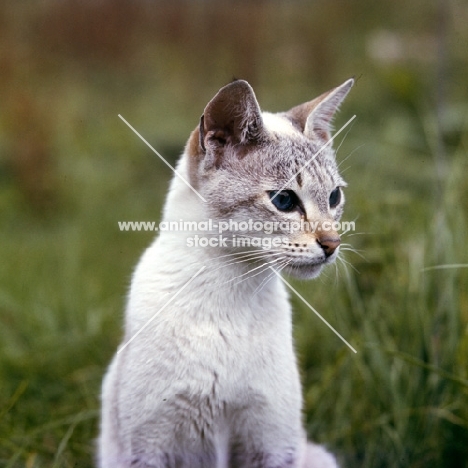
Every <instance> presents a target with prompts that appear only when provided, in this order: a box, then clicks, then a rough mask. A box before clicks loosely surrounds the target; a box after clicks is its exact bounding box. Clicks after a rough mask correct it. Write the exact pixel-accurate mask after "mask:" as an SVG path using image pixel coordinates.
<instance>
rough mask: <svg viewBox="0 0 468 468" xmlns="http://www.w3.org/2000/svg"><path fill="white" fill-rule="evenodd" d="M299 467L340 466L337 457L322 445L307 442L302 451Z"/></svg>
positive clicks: (335, 467)
mask: <svg viewBox="0 0 468 468" xmlns="http://www.w3.org/2000/svg"><path fill="white" fill-rule="evenodd" d="M298 466H299V468H339V466H338V463H337V461H336V459H335V457H334V456H333V455H332V454H331V453H329V452H327V451H326V450H325V448H324V447H322V446H321V445H317V444H313V443H310V442H309V443H307V444H305V445H304V450H303V451H302V456H301V460H300V463H299V465H298Z"/></svg>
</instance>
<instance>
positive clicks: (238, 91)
mask: <svg viewBox="0 0 468 468" xmlns="http://www.w3.org/2000/svg"><path fill="white" fill-rule="evenodd" d="M199 131H200V138H199V141H200V146H201V149H202V150H203V151H204V152H205V153H207V152H208V151H207V150H210V153H211V152H213V153H216V154H215V158H216V159H218V158H219V157H220V156H221V153H223V152H224V150H225V149H226V147H228V146H230V147H239V145H249V144H252V143H255V142H257V141H258V140H259V139H260V138H261V135H262V132H263V120H262V114H261V110H260V106H259V105H258V102H257V98H256V97H255V93H254V91H253V89H252V87H251V86H250V85H249V84H248V83H247V81H243V80H236V81H234V82H232V83H230V84H228V85H227V86H225V87H224V88H221V89H220V90H219V91H218V93H217V94H216V96H215V97H214V98H213V99H212V100H211V101H210V102H209V103H208V105H207V106H206V107H205V111H204V112H203V115H202V117H201V120H200V129H199ZM218 162H219V161H218ZM215 164H216V161H215Z"/></svg>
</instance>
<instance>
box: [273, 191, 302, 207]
mask: <svg viewBox="0 0 468 468" xmlns="http://www.w3.org/2000/svg"><path fill="white" fill-rule="evenodd" d="M268 195H269V196H270V200H271V203H273V205H275V207H276V208H277V209H278V210H280V211H292V210H293V209H294V208H296V207H297V205H298V202H299V201H298V199H297V195H296V194H295V193H294V192H293V191H292V190H281V191H276V190H271V191H270V192H268Z"/></svg>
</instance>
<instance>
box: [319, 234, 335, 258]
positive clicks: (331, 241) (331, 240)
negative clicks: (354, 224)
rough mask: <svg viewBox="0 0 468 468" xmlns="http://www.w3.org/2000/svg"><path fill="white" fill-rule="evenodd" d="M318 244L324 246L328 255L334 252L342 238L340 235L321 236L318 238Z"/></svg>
mask: <svg viewBox="0 0 468 468" xmlns="http://www.w3.org/2000/svg"><path fill="white" fill-rule="evenodd" d="M317 242H318V244H319V245H320V247H322V249H323V252H324V253H325V255H326V256H327V257H329V256H330V255H332V254H333V252H334V251H335V250H336V249H337V247H338V246H339V245H340V238H339V236H338V237H335V236H333V237H331V236H327V237H319V238H318V239H317Z"/></svg>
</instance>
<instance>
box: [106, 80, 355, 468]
mask: <svg viewBox="0 0 468 468" xmlns="http://www.w3.org/2000/svg"><path fill="white" fill-rule="evenodd" d="M353 83H354V81H353V80H352V79H350V80H348V81H346V82H345V83H343V84H342V85H341V86H339V87H337V88H334V89H332V90H331V91H329V92H327V93H324V94H322V95H321V96H319V97H318V98H316V99H314V100H312V101H310V102H307V103H304V104H302V105H299V106H297V107H294V108H292V109H291V110H290V111H288V112H284V113H278V114H272V113H267V112H262V111H261V110H260V107H259V104H258V102H257V99H256V96H255V93H254V91H253V89H252V88H251V86H250V85H249V84H248V83H247V82H246V81H243V80H237V81H234V82H232V83H230V84H228V85H226V86H225V87H223V88H221V89H220V91H219V92H218V93H217V94H216V95H215V96H214V98H213V99H212V100H211V101H210V102H209V103H208V105H207V106H206V108H205V110H204V113H203V115H202V117H201V119H200V124H199V126H198V127H197V128H196V129H195V130H194V131H193V132H192V133H191V135H190V138H189V140H188V143H187V145H186V147H185V151H184V153H183V155H182V157H181V159H180V160H179V162H178V165H177V173H176V175H175V176H174V178H173V180H172V183H171V185H170V189H169V193H168V197H167V201H166V204H165V207H164V211H163V220H164V221H165V222H166V223H171V222H174V223H180V222H181V220H190V221H196V222H199V223H202V222H203V223H205V225H206V222H207V220H210V222H212V223H215V224H213V226H216V223H222V222H223V223H228V222H229V223H231V225H235V224H234V223H239V225H240V223H241V222H244V225H246V223H247V221H248V220H255V221H256V222H257V221H261V222H267V221H268V222H271V221H274V222H276V224H275V226H276V229H275V232H273V233H270V234H266V233H264V232H259V231H258V230H252V229H250V230H248V232H247V233H246V232H245V230H244V231H242V233H243V235H244V239H246V240H249V239H254V238H256V237H257V238H262V239H267V238H269V239H272V238H273V237H275V236H277V237H278V236H279V237H280V238H281V242H280V243H279V244H277V245H276V247H274V248H273V247H271V248H268V247H265V246H263V247H261V248H258V247H257V248H255V247H252V246H249V245H243V246H241V247H238V246H237V244H236V243H235V242H234V241H235V240H236V239H235V237H236V235H239V236H240V235H241V234H240V230H238V231H236V230H235V229H234V230H230V231H229V232H224V234H225V235H226V236H227V238H228V241H229V242H228V243H227V244H226V243H224V244H221V243H220V245H218V246H214V247H213V246H210V245H208V246H206V247H203V246H201V245H200V244H199V245H198V246H197V245H195V244H194V242H193V239H194V237H195V235H194V232H188V231H178V232H173V231H167V230H164V231H161V232H160V233H159V236H158V237H157V238H156V240H155V241H154V243H153V244H152V245H151V246H150V247H149V248H148V249H147V250H146V251H145V252H144V254H143V256H142V258H141V259H140V262H139V263H138V265H137V267H136V270H135V272H134V275H133V278H132V283H131V288H130V292H129V297H128V303H127V309H126V316H125V335H124V338H123V342H122V344H121V345H120V347H119V350H118V352H117V354H116V355H115V357H114V359H113V361H112V363H111V364H110V366H109V369H108V371H107V374H106V375H105V378H104V381H103V389H102V415H101V431H100V436H99V439H98V466H99V467H101V468H130V467H131V468H150V467H151V468H176V467H177V468H235V467H239V468H240V467H243V468H285V467H291V468H293V467H294V468H296V467H297V468H299V467H301V468H336V467H337V466H338V465H337V461H336V459H335V457H334V456H333V455H332V454H330V453H329V452H328V451H326V450H325V449H324V448H323V447H322V446H319V445H316V444H313V443H309V442H307V441H306V436H305V431H304V429H303V426H302V416H301V411H302V397H301V386H300V379H299V371H298V366H297V362H296V357H295V352H294V347H293V339H292V324H291V306H290V303H289V298H288V294H287V291H286V288H285V285H284V284H283V282H282V280H281V278H279V277H278V274H279V273H278V272H280V271H284V272H286V273H288V274H291V275H294V276H296V277H300V278H313V277H316V276H317V275H318V274H319V273H320V271H321V270H322V268H323V267H324V266H325V265H327V264H330V263H331V262H333V261H334V260H335V259H336V257H337V255H338V252H339V244H340V237H339V234H338V232H337V231H336V230H334V229H331V228H330V229H321V230H320V229H316V230H315V231H314V232H311V231H304V230H302V229H301V230H295V231H294V232H291V231H288V230H287V229H283V228H282V226H283V225H284V223H285V222H290V223H292V222H296V223H297V222H300V221H301V220H302V221H304V220H307V221H314V222H315V223H316V225H318V226H325V223H326V222H328V226H329V225H330V224H332V223H331V222H332V221H338V220H339V219H340V217H341V215H342V212H343V204H344V195H343V192H342V187H344V186H345V185H346V184H345V182H344V180H343V179H342V178H341V177H340V175H339V173H338V169H337V164H336V162H335V154H334V151H333V149H332V147H331V145H326V143H327V141H328V140H329V139H330V134H331V122H332V118H333V116H334V114H335V112H336V111H337V110H338V108H339V106H340V104H341V103H342V101H343V100H344V98H345V97H346V95H347V94H348V92H349V91H350V89H351V87H352V85H353ZM324 145H325V146H324ZM225 225H226V224H224V225H223V226H225ZM247 225H248V223H247ZM202 235H204V236H205V237H206V238H207V239H214V240H215V241H216V240H219V241H221V242H222V240H221V238H220V236H219V235H218V231H216V228H214V227H211V228H210V230H209V231H206V230H203V229H201V228H200V229H199V230H198V231H197V232H196V236H199V238H200V239H201V236H202ZM190 241H192V242H190ZM213 245H215V242H213ZM226 245H227V246H226ZM153 319H154V320H153Z"/></svg>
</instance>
